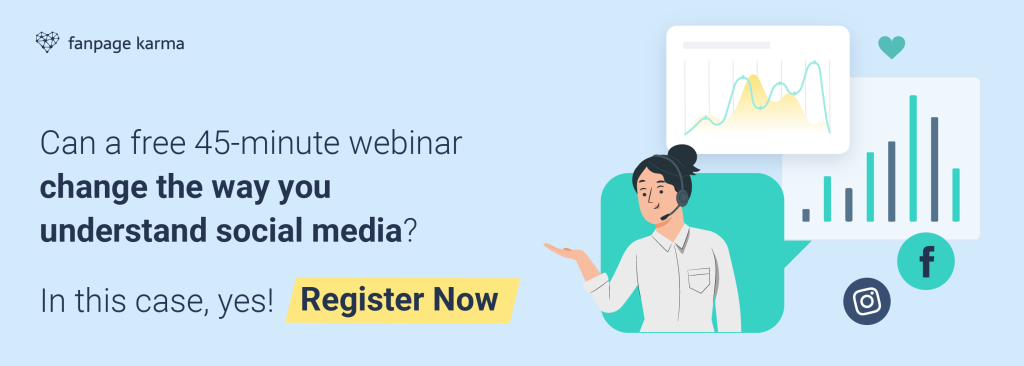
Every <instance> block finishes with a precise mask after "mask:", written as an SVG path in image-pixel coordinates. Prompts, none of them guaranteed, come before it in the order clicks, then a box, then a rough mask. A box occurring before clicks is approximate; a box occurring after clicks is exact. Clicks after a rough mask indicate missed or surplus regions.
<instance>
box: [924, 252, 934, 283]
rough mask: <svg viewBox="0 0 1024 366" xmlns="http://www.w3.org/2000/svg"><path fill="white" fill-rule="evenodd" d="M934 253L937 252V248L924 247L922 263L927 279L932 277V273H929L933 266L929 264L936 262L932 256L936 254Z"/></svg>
mask: <svg viewBox="0 0 1024 366" xmlns="http://www.w3.org/2000/svg"><path fill="white" fill-rule="evenodd" d="M934 251H935V246H932V245H929V246H926V247H924V253H922V254H921V263H923V264H924V274H923V275H924V277H925V278H927V277H929V275H930V273H929V272H930V271H929V270H930V268H929V267H931V266H930V265H929V263H931V262H934V261H935V257H933V256H932V255H931V253H932V252H934Z"/></svg>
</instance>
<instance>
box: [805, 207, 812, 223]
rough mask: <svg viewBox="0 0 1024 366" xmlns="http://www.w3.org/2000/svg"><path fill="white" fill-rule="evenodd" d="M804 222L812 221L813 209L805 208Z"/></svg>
mask: <svg viewBox="0 0 1024 366" xmlns="http://www.w3.org/2000/svg"><path fill="white" fill-rule="evenodd" d="M804 222H811V210H809V209H806V208H805V209H804Z"/></svg>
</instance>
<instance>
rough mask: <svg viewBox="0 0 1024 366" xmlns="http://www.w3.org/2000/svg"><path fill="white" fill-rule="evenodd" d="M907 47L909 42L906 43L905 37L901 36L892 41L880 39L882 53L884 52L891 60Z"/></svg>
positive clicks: (885, 38) (884, 38)
mask: <svg viewBox="0 0 1024 366" xmlns="http://www.w3.org/2000/svg"><path fill="white" fill-rule="evenodd" d="M906 45H907V41H905V40H904V39H903V37H899V36H897V37H896V38H892V39H890V38H889V37H882V38H879V39H878V48H881V49H882V52H884V53H885V55H886V56H889V59H892V58H894V57H896V55H898V54H900V51H903V46H906Z"/></svg>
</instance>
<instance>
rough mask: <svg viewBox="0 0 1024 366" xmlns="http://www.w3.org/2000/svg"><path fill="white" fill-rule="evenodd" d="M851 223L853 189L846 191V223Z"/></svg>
mask: <svg viewBox="0 0 1024 366" xmlns="http://www.w3.org/2000/svg"><path fill="white" fill-rule="evenodd" d="M850 221H853V188H847V189H846V222H850Z"/></svg>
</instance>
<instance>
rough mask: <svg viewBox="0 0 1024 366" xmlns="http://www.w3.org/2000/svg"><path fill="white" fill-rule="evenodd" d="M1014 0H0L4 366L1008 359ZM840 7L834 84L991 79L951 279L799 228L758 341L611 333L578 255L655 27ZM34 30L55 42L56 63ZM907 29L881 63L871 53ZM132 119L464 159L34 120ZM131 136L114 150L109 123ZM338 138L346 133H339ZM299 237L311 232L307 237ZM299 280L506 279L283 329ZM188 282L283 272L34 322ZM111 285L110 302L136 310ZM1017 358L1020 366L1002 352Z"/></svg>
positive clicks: (758, 166) (774, 166)
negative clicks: (405, 230)
mask: <svg viewBox="0 0 1024 366" xmlns="http://www.w3.org/2000/svg"><path fill="white" fill-rule="evenodd" d="M1021 10H1022V9H1021V7H1020V5H1019V4H1018V5H1013V3H1012V2H992V3H990V4H986V3H985V2H980V1H974V2H969V3H963V2H959V3H953V2H949V3H939V2H934V1H929V2H916V3H902V2H899V3H898V2H892V1H879V2H865V1H858V2H842V3H834V2H822V1H800V2H794V1H791V2H765V1H739V0H737V1H728V2H712V1H700V2H697V1H693V2H681V1H677V2H619V3H612V2H592V1H585V2H584V1H580V2H550V1H540V2H529V1H517V2H508V3H501V4H497V3H495V4H491V3H482V2H458V3H449V2H444V3H437V2H410V3H398V2H349V3H337V4H335V3H333V2H331V3H327V4H323V3H300V2H286V3H285V2H282V3H280V4H273V3H264V2H258V3H256V2H251V3H250V2H238V3H232V4H210V3H209V2H194V3H190V4H185V2H180V1H178V2H166V3H163V4H138V3H135V2H124V3H109V4H103V5H85V4H82V3H81V2H61V1H48V2H45V3H36V2H27V1H25V2H19V3H14V2H5V3H4V4H3V6H2V7H0V49H2V50H3V51H2V54H3V57H2V58H0V121H2V123H3V126H4V131H3V133H2V134H0V157H2V164H3V165H2V168H3V175H2V177H3V179H2V181H0V192H3V200H2V201H3V208H4V209H3V210H2V214H0V215H2V216H0V231H2V232H3V234H4V236H3V244H2V248H3V251H2V254H0V276H2V278H3V286H2V290H0V313H2V314H3V316H4V319H5V320H4V321H3V322H2V323H0V324H2V332H0V359H3V360H4V361H0V363H5V364H26V363H61V364H67V363H72V362H84V363H87V364H88V363H100V362H113V363H142V362H146V363H167V364H170V363H190V364H191V363H200V364H211V363H227V364H240V363H243V362H254V363H297V362H325V363H354V362H359V363H362V362H383V363H397V362H400V361H410V362H417V361H419V362H429V363H442V362H445V363H447V362H452V363H458V364H463V363H473V362H487V363H525V362H541V363H556V362H560V363H569V364H585V363H602V364H613V363H617V364H626V363H629V364H633V363H635V362H646V363H655V362H658V363H661V362H672V363H685V364H702V365H709V364H721V363H739V362H756V363H762V362H767V363H782V362H791V361H793V362H799V363H811V362H813V363H819V364H820V363H856V364H887V363H895V362H905V363H910V362H913V363H915V364H930V363H954V362H958V361H967V362H979V361H996V362H1000V363H1012V362H1015V359H1016V356H1015V355H1014V354H1013V353H1011V352H1013V350H1014V349H1016V348H1017V347H1019V345H1020V342H1019V340H1020V336H1019V334H1018V333H1016V332H1015V331H1016V330H1017V329H1019V328H1020V327H1021V317H1020V311H1019V309H1018V308H1019V304H1020V303H1021V295H1020V293H1019V290H1018V288H1019V287H1020V286H1019V283H1018V281H1017V279H1018V278H1019V271H1020V269H1019V268H1020V263H1021V258H1024V256H1022V250H1021V249H1020V236H1019V235H1016V234H1013V233H1014V232H1016V230H1017V228H1018V226H1019V225H1020V224H1019V221H1020V219H1021V214H1020V207H1021V201H1020V200H1021V199H1020V196H1019V182H1020V178H1021V175H1020V172H1019V169H1020V159H1019V149H1018V146H1019V140H1020V136H1021V132H1022V131H1021V123H1020V113H1019V103H1020V102H1019V98H1020V80H1019V79H1020V78H1019V74H1020V72H1021V70H1020V68H1019V65H1018V64H1019V60H1021V52H1020V51H1019V47H1018V46H1019V41H1018V38H1019V37H1018V36H1019V35H1020V28H1019V26H1020V19H1019V14H1020V13H1021ZM687 24H692V25H842V26H845V27H846V28H847V29H849V31H850V35H851V42H850V44H851V48H852V49H851V62H852V66H851V74H852V75H853V76H977V77H980V78H981V81H982V93H983V96H982V98H983V102H982V104H983V112H982V117H983V120H984V123H985V125H984V128H983V134H982V139H983V141H982V149H983V151H982V157H983V158H982V159H983V160H982V162H983V167H982V170H983V172H984V173H983V175H982V177H983V178H982V184H983V192H984V193H983V194H982V200H983V202H982V212H983V214H982V216H983V219H984V224H983V225H982V227H983V232H982V235H981V240H978V241H973V242H954V243H952V244H953V248H954V250H955V252H956V256H957V267H956V269H955V272H954V274H953V276H952V278H951V279H950V280H949V282H948V283H946V284H945V285H944V286H942V287H941V288H939V289H937V290H933V291H920V290H915V289H913V288H911V287H910V286H908V285H907V284H906V283H904V282H903V280H902V279H901V278H900V276H899V273H898V271H897V268H896V254H897V252H898V250H899V244H900V243H899V242H894V241H885V242H814V243H811V244H810V246H809V247H808V248H807V249H806V250H805V251H804V252H803V253H802V254H801V255H800V256H798V257H797V258H796V259H795V260H794V261H793V262H792V264H791V265H790V266H789V267H788V268H787V279H786V310H785V314H784V316H783V318H782V321H781V322H780V323H779V324H778V325H777V326H776V327H775V328H774V329H772V330H771V331H768V332H766V333H762V334H648V335H644V334H622V333H618V332H616V331H614V330H612V329H611V328H610V327H608V326H607V325H606V324H605V323H604V321H603V319H602V318H601V313H600V311H599V310H598V309H597V307H596V306H595V305H594V304H593V300H592V299H591V298H590V296H588V295H587V293H586V292H585V291H583V289H582V286H581V282H582V279H581V277H580V275H579V272H578V270H577V268H576V266H575V264H573V263H572V262H569V261H567V260H564V259H562V258H558V257H556V256H554V255H552V254H551V253H550V252H548V251H547V250H546V249H544V248H543V247H542V246H541V243H543V242H550V243H554V244H556V245H560V246H570V247H577V248H582V249H584V250H586V251H587V252H588V253H590V255H591V257H592V258H593V259H594V261H595V262H598V261H599V256H600V253H599V250H598V249H599V246H600V243H599V230H598V229H599V212H598V208H599V204H600V201H599V197H600V194H601V189H602V187H604V185H605V183H606V182H607V181H608V179H610V178H611V177H613V176H614V175H616V174H619V173H622V172H627V171H630V170H631V169H632V168H633V167H634V166H635V164H636V163H637V162H638V161H639V159H642V158H643V157H646V156H649V155H651V154H653V153H659V152H664V149H665V127H664V123H665V33H666V31H667V30H668V29H669V27H671V26H673V25H687ZM39 31H46V32H49V31H56V32H59V33H60V36H61V43H60V44H59V45H58V46H57V47H55V49H54V50H52V51H51V52H50V53H49V54H46V53H44V52H42V50H40V48H39V46H38V45H37V44H35V43H34V42H33V41H34V35H35V34H36V33H38V32H39ZM71 35H75V36H76V37H77V38H83V39H95V38H100V39H123V38H130V39H132V40H134V39H135V37H136V36H141V37H143V38H154V39H165V38H166V39H183V40H185V47H186V49H185V51H159V50H156V51H139V50H131V51H125V52H122V53H120V54H111V53H108V52H107V51H101V52H100V53H97V54H92V53H89V52H86V51H70V50H68V49H67V43H66V40H67V39H68V38H69V37H70V36H71ZM883 35H888V36H896V35H901V36H903V37H904V38H906V39H907V47H906V49H904V50H903V52H902V53H901V54H900V55H899V56H898V57H896V59H895V60H890V59H889V58H888V57H886V56H885V55H883V54H882V52H881V51H880V50H879V49H878V47H877V43H876V42H877V40H878V38H879V37H881V36H883ZM51 128H52V129H57V130H58V131H59V132H60V133H61V134H62V135H64V134H72V135H92V136H95V137H97V140H102V138H104V137H106V136H109V135H115V134H116V135H119V136H121V137H122V138H126V137H127V136H128V135H130V134H131V131H132V130H133V129H135V128H143V131H144V132H145V133H149V134H161V135H181V136H183V137H185V138H186V139H187V141H188V143H189V146H192V145H194V144H195V142H196V139H197V138H198V137H199V135H201V133H202V131H203V130H206V129H210V130H216V129H230V130H231V131H232V133H233V134H236V135H235V136H239V135H242V134H269V131H270V130H271V129H274V130H276V131H278V134H281V133H287V134H291V135H307V134H312V133H313V132H315V131H320V132H321V133H322V134H331V135H337V136H341V137H345V136H348V135H359V134H362V135H368V134H382V133H390V130H391V129H392V128H396V129H398V130H399V131H408V130H410V129H414V130H416V133H417V134H420V133H422V134H429V135H442V134H444V135H462V136H464V139H463V140H461V141H460V146H459V154H458V155H454V156H353V155H348V154H342V155H336V156H274V157H252V156H241V155H232V156H213V155H211V156H206V155H201V154H198V153H197V151H195V150H194V149H189V152H188V153H187V154H186V155H183V156H144V157H143V156H131V155H121V156H107V155H103V154H100V155H95V156H47V155H44V154H43V153H42V152H40V150H39V145H38V144H39V137H40V135H41V133H42V132H43V131H44V130H46V129H51ZM125 141H127V140H125ZM343 146H344V145H343ZM697 166H698V167H699V168H701V169H702V171H705V172H765V173H767V174H769V175H772V176H774V177H776V178H778V175H779V171H780V158H779V157H778V156H702V157H701V158H700V160H698V162H697ZM57 172H64V173H65V174H67V175H69V176H70V177H77V178H86V179H98V178H106V179H147V180H150V181H152V180H153V179H155V178H156V176H157V175H159V174H165V173H167V172H174V173H176V175H178V176H179V177H182V178H188V179H200V180H202V181H207V180H209V179H214V178H224V179H272V180H276V179H330V180H331V181H332V188H333V192H332V193H333V195H332V198H331V199H329V200H321V201H314V200H306V201H295V202H292V203H289V204H288V205H286V206H277V205H276V204H272V202H268V203H265V204H264V205H261V206H254V205H253V204H252V203H251V202H250V201H241V200H230V201H226V200H225V201H218V200H214V199H212V198H210V197H204V198H203V199H200V200H187V201H186V200H175V201H166V200H158V199H156V198H155V197H150V198H147V199H145V200H131V201H129V203H128V204H127V205H124V206H115V205H113V204H112V203H110V202H109V201H106V200H63V201H62V200H46V199H42V198H40V197H39V196H38V194H37V192H38V184H39V183H40V182H41V181H42V180H44V179H55V178H56V174H57ZM88 215H94V216H96V217H97V218H98V220H102V221H106V222H129V221H134V220H141V219H142V218H149V219H151V220H155V221H165V222H168V221H174V222H188V223H191V222H193V221H197V220H198V217H199V216H201V215H206V216H207V217H208V218H209V220H210V222H211V224H217V223H222V222H231V223H241V222H248V223H260V222H266V220H267V218H268V217H270V216H275V217H277V218H279V219H282V220H283V219H284V218H291V217H294V216H296V215H301V216H303V217H304V219H305V220H308V221H307V222H313V221H329V222H338V223H348V222H354V223H357V224H358V223H362V222H364V221H366V220H367V218H368V217H369V216H383V217H385V218H386V219H387V220H388V221H389V222H399V221H401V220H403V219H404V218H406V217H415V218H416V219H418V220H419V227H418V228H417V229H416V230H415V232H414V233H413V235H412V239H413V241H412V242H411V243H402V244H362V243H356V244H349V243H339V244H322V243H311V242H308V239H307V242H305V243H296V244H270V243H262V244H261V243H252V242H250V243H246V244H239V243H228V244H224V243H219V242H216V241H214V242H208V243H202V244H195V243H185V244H181V243H179V244H144V243H116V244H113V243H108V244H103V243H90V244H81V243H74V244H73V243H63V244H44V243H41V242H40V241H39V239H38V225H39V224H40V223H43V222H75V223H78V222H83V221H84V220H85V217H86V216H88ZM307 235H309V233H308V232H307ZM297 276H365V277H516V278H521V279H522V282H521V283H520V288H519V295H518V298H517V299H516V304H515V311H514V313H513V316H512V322H511V324H508V325H389V324H382V325H374V324H363V325H332V324H286V323H285V322H284V317H285V312H286V309H287V302H286V301H287V296H288V295H289V291H290V289H291V286H292V284H293V281H294V278H295V277H297ZM861 277H874V278H876V279H879V280H881V281H882V282H883V283H885V284H886V285H887V286H888V288H889V291H890V292H891V294H892V298H893V304H892V308H891V311H890V312H889V315H888V317H887V318H886V319H885V320H883V321H882V322H881V323H879V324H876V325H873V326H862V325H858V324H856V323H854V322H852V321H850V320H849V319H848V318H847V316H846V314H845V313H844V311H843V307H842V303H841V297H842V294H843V292H844V290H845V289H846V286H847V285H848V284H850V283H851V282H852V281H854V280H856V279H858V278H861ZM86 286H91V287H92V288H93V289H94V290H95V289H97V288H103V287H109V288H110V289H111V293H123V294H129V295H130V296H129V299H132V298H133V297H134V295H136V294H138V293H141V292H148V293H185V294H189V293H192V292H195V293H199V294H201V295H202V296H203V297H204V299H205V301H206V303H207V305H208V306H209V307H211V308H216V307H217V306H218V304H217V297H216V294H218V293H239V292H244V293H256V292H266V290H267V288H273V289H274V290H275V291H274V295H275V301H274V306H273V312H272V313H262V314H253V313H246V314H237V313H234V314H229V315H228V316H227V318H225V319H223V320H218V319H216V318H215V317H213V316H210V317H206V318H204V317H201V316H195V315H188V314H152V313H150V314H139V313H136V312H134V311H129V312H125V313H122V314H114V313H107V314H102V313H101V314H95V313H94V314H79V313H77V312H67V313H63V314H48V313H47V314H44V313H41V312H40V299H41V298H40V289H41V288H43V287H45V288H47V290H48V291H59V292H62V293H64V294H65V295H66V296H67V297H68V299H69V302H68V309H69V310H71V309H73V307H74V303H73V302H71V301H72V300H74V297H71V296H70V295H71V293H73V292H74V290H75V289H78V288H84V287H86ZM129 301H130V300H129ZM1011 357H1012V358H1011Z"/></svg>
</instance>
